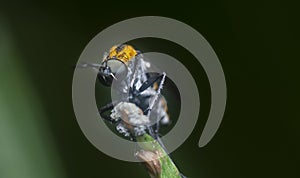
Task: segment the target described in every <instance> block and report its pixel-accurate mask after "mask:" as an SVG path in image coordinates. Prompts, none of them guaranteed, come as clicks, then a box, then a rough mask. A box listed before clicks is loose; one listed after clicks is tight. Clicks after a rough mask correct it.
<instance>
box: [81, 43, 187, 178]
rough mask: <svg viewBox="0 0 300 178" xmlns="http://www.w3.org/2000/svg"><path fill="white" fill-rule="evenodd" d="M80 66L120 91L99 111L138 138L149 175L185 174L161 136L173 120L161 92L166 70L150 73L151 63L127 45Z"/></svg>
mask: <svg viewBox="0 0 300 178" xmlns="http://www.w3.org/2000/svg"><path fill="white" fill-rule="evenodd" d="M80 67H84V68H87V67H91V68H93V69H94V70H95V71H96V72H97V78H98V80H99V82H100V83H101V84H103V85H104V86H108V87H112V89H113V90H115V91H116V92H117V95H118V96H119V97H118V99H117V100H115V101H112V102H111V103H109V104H106V105H105V106H102V107H100V109H99V113H100V115H101V117H102V118H103V119H105V120H107V121H109V122H110V123H112V124H116V129H117V130H118V131H119V133H121V134H123V135H124V136H128V137H130V138H131V139H132V140H136V141H138V144H139V146H140V147H141V148H142V150H141V151H138V152H137V153H136V156H137V158H138V159H140V160H142V161H143V162H144V165H145V166H146V168H147V170H148V172H149V174H150V176H151V177H159V178H165V177H166V178H167V177H168V178H182V177H184V176H183V175H182V174H180V172H179V171H178V169H177V167H176V166H175V164H174V163H173V161H172V159H171V158H170V156H168V155H167V152H166V148H165V147H164V145H163V143H162V142H161V141H160V137H159V135H158V134H159V126H160V124H163V125H166V124H169V123H170V119H169V115H168V112H167V110H168V108H167V102H166V100H165V98H164V97H163V96H162V95H161V94H160V92H161V89H162V88H163V85H164V82H165V78H166V74H165V72H161V73H153V72H148V70H149V69H150V67H151V64H150V63H149V62H147V61H145V60H144V59H143V55H142V54H141V52H139V51H138V50H135V49H134V48H133V47H132V46H130V45H127V44H121V45H116V46H113V47H112V48H111V49H110V50H109V52H108V53H107V54H104V57H103V60H102V62H101V63H100V64H89V63H82V64H81V65H80ZM120 118H121V119H120ZM153 158H154V159H153Z"/></svg>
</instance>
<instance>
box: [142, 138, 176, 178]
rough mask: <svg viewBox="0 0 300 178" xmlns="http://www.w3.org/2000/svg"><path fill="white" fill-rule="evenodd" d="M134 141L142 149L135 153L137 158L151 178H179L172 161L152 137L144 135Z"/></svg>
mask: <svg viewBox="0 0 300 178" xmlns="http://www.w3.org/2000/svg"><path fill="white" fill-rule="evenodd" d="M136 139H137V141H138V145H139V147H140V148H141V149H142V150H141V151H140V152H138V153H137V157H138V158H139V159H141V160H142V161H144V164H145V166H146V169H147V171H148V173H149V174H150V176H151V177H152V178H181V176H180V173H179V170H178V168H177V167H176V165H175V164H174V162H173V161H172V159H171V158H170V157H169V155H168V154H167V153H166V152H165V150H164V149H163V148H162V146H161V145H160V144H159V143H158V142H157V141H156V140H155V139H154V138H153V137H152V136H150V135H149V134H144V135H141V136H138V137H137V138H136Z"/></svg>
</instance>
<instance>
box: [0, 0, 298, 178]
mask: <svg viewBox="0 0 300 178" xmlns="http://www.w3.org/2000/svg"><path fill="white" fill-rule="evenodd" d="M297 7H298V6H296V4H290V3H289V2H286V1H277V0H275V1H257V2H253V1H249V2H244V1H199V3H198V4H196V3H190V2H187V1H180V2H172V1H171V2H168V3H167V2H166V3H163V4H162V2H152V1H136V2H133V1H123V2H117V1H105V2H101V1H98V2H97V3H92V2H89V1H82V2H74V1H64V2H62V1H57V2H55V1H51V2H40V1H35V2H25V1H15V0H11V1H6V2H1V5H0V19H1V22H3V24H4V25H5V28H6V30H7V33H8V34H9V36H10V38H11V41H12V46H13V48H14V49H15V51H16V53H18V55H19V56H20V57H19V58H18V59H19V60H18V61H17V63H18V64H19V65H20V66H21V68H22V70H24V75H27V76H28V77H27V80H28V82H29V83H30V85H32V86H31V87H32V88H33V91H34V95H35V96H36V97H37V98H38V99H37V100H39V103H40V105H41V106H40V107H39V108H40V110H42V111H40V112H43V113H44V114H45V118H46V119H45V120H46V121H45V123H46V127H47V128H48V129H49V132H48V134H49V135H51V136H50V137H51V138H52V140H53V141H52V142H53V144H52V145H53V147H54V148H55V149H54V150H55V151H54V152H55V154H56V155H57V157H58V158H57V161H56V162H57V163H58V162H59V169H60V172H61V175H64V176H62V177H68V178H83V177H93V178H96V177H147V176H148V175H147V173H146V172H145V171H144V170H143V168H142V167H141V166H139V165H138V164H137V163H128V162H123V161H119V160H115V159H113V158H110V157H108V156H106V155H104V154H103V153H101V152H100V151H98V150H97V149H96V148H95V147H93V146H92V145H91V144H90V143H89V142H88V140H87V139H86V138H85V137H84V135H83V134H82V132H81V130H80V128H79V126H78V124H77V122H76V119H75V115H74V113H73V108H72V97H71V94H72V93H71V85H72V76H73V69H72V66H74V64H75V63H76V62H77V60H78V58H79V55H80V54H81V52H82V50H83V49H84V47H85V45H86V44H87V43H88V42H89V41H90V40H91V39H92V38H93V37H94V36H95V35H96V34H98V33H99V32H100V31H101V30H103V29H104V28H106V27H108V26H110V25H112V24H114V23H116V22H119V21H121V20H125V19H128V18H131V17H137V16H145V15H155V16H165V17H170V18H174V19H177V20H179V21H182V22H184V23H186V24H188V25H190V26H192V27H193V28H195V29H196V30H197V31H199V32H200V33H201V34H202V35H203V36H204V37H205V38H206V39H207V40H208V41H209V43H210V44H211V46H212V47H213V48H214V50H215V52H216V53H217V55H218V57H219V59H220V61H221V63H222V66H223V69H224V72H225V76H226V81H227V88H228V101H227V108H226V112H225V116H224V119H223V122H222V124H221V126H220V128H219V130H218V132H217V134H216V135H215V137H214V138H213V140H212V141H211V142H210V143H209V144H208V145H207V146H206V147H204V148H199V147H198V146H197V143H198V140H199V137H200V135H201V132H202V129H203V127H204V124H205V121H206V118H207V115H208V111H209V96H210V91H209V87H208V83H207V78H206V76H205V73H204V72H203V69H202V67H201V66H200V64H197V62H196V61H195V60H189V59H187V58H189V57H188V55H189V53H188V52H187V51H184V50H183V49H179V48H178V46H176V45H174V44H169V43H158V44H157V43H156V41H155V40H151V39H150V40H149V41H147V40H145V41H143V42H141V41H140V42H136V44H139V43H140V45H142V47H141V48H142V49H141V50H150V51H151V50H152V51H162V52H166V53H170V54H173V55H174V56H176V57H178V58H179V59H180V60H181V61H182V62H183V63H184V64H185V65H186V66H187V67H188V69H189V70H190V72H191V73H192V74H193V75H194V77H195V78H196V79H197V84H198V87H199V90H200V95H201V105H202V107H201V113H200V117H199V122H198V123H197V126H196V128H195V129H194V131H193V133H192V135H191V136H190V137H189V138H188V140H187V141H186V142H185V143H184V144H183V145H182V146H180V147H179V149H177V150H176V151H175V152H173V153H172V157H173V158H174V161H175V162H176V164H177V165H178V167H179V168H180V170H181V171H182V172H183V173H184V174H185V175H186V176H188V177H199V178H213V177H224V178H225V177H228V178H235V177H236V178H238V177H239V178H240V177H243V178H246V177H249V178H250V177H251V178H253V177H288V178H293V177H294V178H296V177H299V176H300V174H299V161H300V160H299V152H297V151H298V150H299V123H300V122H299V109H298V106H299V102H297V97H296V95H294V94H292V93H293V92H297V91H298V90H297V89H296V84H297V83H299V79H298V77H297V75H296V71H297V68H298V66H297V65H296V64H295V63H294V61H295V60H299V55H296V52H298V51H299V50H298V51H297V49H299V38H298V37H299V35H298V33H299V28H297V27H296V24H297V23H299V16H298V14H297V13H296V11H297V10H298V8H297ZM0 40H1V39H0ZM145 42H148V43H145ZM136 46H138V45H136ZM191 58H192V57H191ZM185 59H186V60H185ZM5 60H10V59H9V58H6V59H4V58H2V59H1V63H2V61H5ZM4 64H5V63H2V64H1V65H4ZM5 80H7V81H9V80H10V77H9V76H5ZM0 86H1V84H0ZM100 90H101V89H100ZM19 92H21V93H22V91H19ZM103 93H104V94H107V93H105V92H103ZM29 103H30V102H29ZM297 109H298V110H297ZM17 110H18V109H17ZM295 113H296V114H295ZM1 119H2V118H1ZM25 132H26V131H25ZM46 142H47V140H46ZM25 144H26V142H25ZM46 145H47V144H46ZM120 149H121V148H120ZM31 154H34V152H33V153H31ZM40 161H41V162H43V160H40ZM45 161H46V160H45ZM32 164H33V166H34V167H36V169H37V170H38V169H39V163H38V162H33V163H32ZM53 164H56V163H55V162H54V163H53ZM1 165H2V164H1ZM1 165H0V166H1ZM12 166H13V165H12ZM4 167H5V166H3V168H4ZM0 168H1V167H0ZM12 170H13V171H16V172H18V170H19V168H18V167H15V168H14V169H12ZM0 171H1V169H0ZM0 175H1V173H0ZM8 175H9V174H8ZM21 177H22V176H21ZM40 177H44V176H43V174H42V173H41V176H40ZM50 177H51V176H50ZM3 178H9V177H3Z"/></svg>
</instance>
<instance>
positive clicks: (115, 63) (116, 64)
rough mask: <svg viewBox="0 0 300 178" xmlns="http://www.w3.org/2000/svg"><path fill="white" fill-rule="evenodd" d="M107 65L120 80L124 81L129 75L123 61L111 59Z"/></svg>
mask: <svg viewBox="0 0 300 178" xmlns="http://www.w3.org/2000/svg"><path fill="white" fill-rule="evenodd" d="M107 66H108V67H109V68H110V70H111V72H112V73H113V75H114V76H115V78H116V79H117V80H118V81H122V80H123V79H124V78H125V77H126V76H127V66H126V64H124V63H123V62H122V61H119V60H116V59H110V60H108V61H107Z"/></svg>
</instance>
